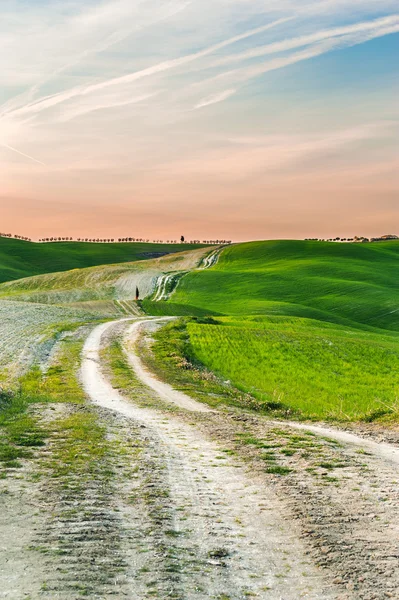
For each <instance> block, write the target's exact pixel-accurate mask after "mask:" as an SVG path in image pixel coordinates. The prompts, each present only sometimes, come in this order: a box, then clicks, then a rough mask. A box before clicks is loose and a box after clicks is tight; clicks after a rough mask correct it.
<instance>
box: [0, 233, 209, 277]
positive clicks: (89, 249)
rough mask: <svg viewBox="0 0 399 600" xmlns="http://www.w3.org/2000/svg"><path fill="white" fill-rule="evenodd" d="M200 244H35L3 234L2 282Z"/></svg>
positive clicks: (0, 250)
mask: <svg viewBox="0 0 399 600" xmlns="http://www.w3.org/2000/svg"><path fill="white" fill-rule="evenodd" d="M199 247H201V246H192V245H190V244H184V245H183V244H143V243H123V244H119V243H114V244H95V243H87V242H84V243H82V242H57V243H46V244H35V243H33V242H25V241H22V240H15V239H8V238H2V237H0V283H1V282H3V281H11V280H15V279H20V278H22V277H30V276H32V275H40V274H42V273H54V272H58V271H67V270H69V269H81V268H84V267H93V266H96V265H109V264H114V263H122V262H131V261H137V260H145V259H149V258H155V257H157V256H162V255H165V254H172V253H174V252H179V251H182V250H190V249H193V248H199Z"/></svg>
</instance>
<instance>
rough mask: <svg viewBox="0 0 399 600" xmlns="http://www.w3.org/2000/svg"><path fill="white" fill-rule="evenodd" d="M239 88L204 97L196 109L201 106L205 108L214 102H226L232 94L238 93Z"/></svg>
mask: <svg viewBox="0 0 399 600" xmlns="http://www.w3.org/2000/svg"><path fill="white" fill-rule="evenodd" d="M236 91H237V90H225V91H224V92H220V94H214V95H212V96H208V97H207V98H204V99H203V100H201V101H200V102H198V104H196V106H195V107H194V110H198V109H199V108H205V107H206V106H211V105H212V104H217V103H218V102H224V101H225V100H227V99H228V98H230V97H231V96H233V95H234V94H235V93H236Z"/></svg>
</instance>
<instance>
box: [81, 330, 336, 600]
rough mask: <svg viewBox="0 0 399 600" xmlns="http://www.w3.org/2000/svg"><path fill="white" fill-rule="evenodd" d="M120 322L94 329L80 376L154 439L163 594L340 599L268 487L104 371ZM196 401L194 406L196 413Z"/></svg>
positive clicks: (155, 540) (151, 559)
mask: <svg viewBox="0 0 399 600" xmlns="http://www.w3.org/2000/svg"><path fill="white" fill-rule="evenodd" d="M115 325H116V324H115V323H108V324H104V325H101V326H99V327H97V328H96V329H95V330H94V331H93V332H92V334H91V335H90V336H89V338H88V339H87V341H86V344H85V347H84V350H83V361H82V368H81V376H82V381H83V385H84V388H85V391H86V393H87V394H88V396H89V397H90V398H91V400H92V401H93V403H95V404H96V405H99V406H101V407H103V408H105V409H108V410H111V411H113V412H114V413H117V414H119V415H123V416H124V417H125V418H126V419H128V420H130V421H131V422H132V426H134V427H137V426H138V427H139V428H140V427H141V429H142V431H143V433H144V435H145V437H146V439H147V450H146V457H147V458H146V460H148V462H149V464H150V463H151V461H152V463H153V465H155V466H154V468H153V469H152V470H149V472H148V480H147V486H148V489H147V493H149V494H150V495H151V494H152V501H153V502H154V503H155V505H156V514H157V515H158V517H157V519H158V520H157V521H156V524H155V525H154V530H153V531H148V530H147V531H146V530H143V531H142V532H141V536H142V538H143V539H145V541H146V543H147V544H148V562H147V563H146V564H145V569H146V570H147V571H148V573H149V575H151V574H153V575H154V577H158V578H159V580H160V581H161V582H162V583H160V587H159V589H158V591H157V597H158V598H160V599H161V598H171V597H172V598H181V599H183V598H184V599H188V600H189V599H191V598H193V599H194V598H197V599H200V598H201V599H205V598H226V599H227V598H229V599H231V600H240V599H244V598H248V597H251V596H254V597H257V598H264V599H267V598H268V599H269V598H271V599H274V600H277V599H280V598H284V599H285V600H290V599H292V600H297V599H299V598H309V599H312V600H318V599H320V600H321V599H328V598H335V597H336V596H335V594H334V593H333V592H332V591H331V590H329V589H328V586H327V585H326V582H325V581H324V580H323V577H322V576H321V574H320V571H319V570H318V569H317V568H316V567H315V566H314V565H313V564H312V563H311V562H310V560H309V559H308V557H307V549H306V548H305V546H304V545H303V543H302V542H301V540H300V536H299V532H298V531H297V527H296V526H295V525H294V524H293V523H287V522H286V521H285V520H284V518H283V516H282V515H283V514H284V505H283V503H282V502H280V501H279V500H278V499H277V498H276V496H275V495H274V494H273V493H272V492H271V491H270V490H268V489H265V488H264V487H261V486H260V485H258V484H257V482H256V480H255V479H251V480H250V479H248V478H247V476H246V475H245V473H244V471H243V470H242V468H241V467H239V466H237V464H235V463H234V462H233V460H232V459H231V458H230V457H228V456H227V457H226V455H225V454H222V453H221V450H222V449H221V448H219V446H218V445H217V444H215V443H213V442H211V441H209V440H208V439H207V438H206V437H204V436H203V435H202V434H200V433H199V431H198V429H196V428H195V427H193V426H190V425H188V424H185V423H182V422H181V421H179V420H177V419H175V418H174V417H173V416H171V414H169V413H165V412H161V411H159V412H158V411H155V410H150V409H146V408H140V407H138V406H136V405H134V404H133V403H132V402H131V401H128V400H126V399H124V398H123V397H122V396H121V395H120V394H119V392H118V391H116V390H115V389H113V388H112V386H111V384H110V383H109V382H108V381H107V380H106V379H105V377H104V376H103V374H102V372H101V365H100V355H99V350H100V346H101V340H102V336H103V335H104V334H105V333H106V332H107V331H110V329H112V328H113V327H114V326H115ZM135 327H136V325H135ZM133 363H134V359H133ZM136 366H137V364H136ZM158 393H161V394H162V391H158ZM192 402H194V401H192ZM196 404H197V403H193V404H191V405H190V406H187V407H186V408H188V410H191V411H195V410H197V408H198V407H197V406H195V405H196ZM200 406H202V405H200ZM202 408H203V407H202ZM160 461H161V463H163V465H164V468H162V464H161V465H160ZM157 464H158V467H156V465H157ZM162 515H163V517H164V518H162ZM127 573H130V578H129V580H128V584H127V585H128V589H129V591H130V593H131V594H133V593H134V595H135V598H145V597H147V596H146V595H145V593H144V592H140V590H137V588H136V584H135V568H134V565H131V566H130V570H129V569H127ZM160 573H161V576H160Z"/></svg>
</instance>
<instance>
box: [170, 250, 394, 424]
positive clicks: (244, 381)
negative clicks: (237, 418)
mask: <svg viewBox="0 0 399 600" xmlns="http://www.w3.org/2000/svg"><path fill="white" fill-rule="evenodd" d="M398 268H399V243H397V242H387V243H381V244H380V243H376V244H362V245H360V244H332V243H330V244H329V243H320V242H300V241H294V242H290V241H278V242H254V243H249V244H240V245H236V246H233V247H229V248H227V249H225V250H224V251H223V253H222V255H221V257H220V260H219V262H218V264H217V265H216V266H215V267H213V268H211V269H209V270H206V271H195V272H192V273H190V274H189V275H187V276H186V277H184V278H183V279H182V281H181V282H180V285H179V287H178V289H177V291H176V293H175V294H174V295H173V296H172V299H171V303H170V308H171V309H172V303H174V304H175V306H176V307H178V306H181V305H185V306H186V307H187V310H186V314H193V315H195V314H201V313H200V312H198V313H196V312H195V311H204V310H205V311H206V312H207V313H208V314H209V315H220V314H222V315H226V318H220V317H217V321H218V324H217V325H212V324H205V323H202V324H201V323H199V322H197V321H195V320H188V321H187V322H186V324H185V326H184V327H185V334H184V335H185V336H186V344H185V346H184V351H183V355H184V356H183V357H182V358H185V359H188V360H191V361H193V362H194V364H200V365H202V366H203V367H204V368H206V369H209V370H210V371H213V372H215V373H216V374H217V375H218V376H219V378H220V380H228V381H230V382H231V384H232V385H233V386H235V387H236V388H238V389H239V390H241V391H242V392H244V393H248V394H251V395H252V396H253V397H254V398H255V399H257V401H258V402H259V408H260V409H262V407H263V408H264V409H265V410H268V409H270V408H272V409H273V408H276V409H279V408H283V409H287V410H288V411H289V410H292V411H294V412H295V413H296V414H300V415H301V416H302V417H309V418H319V419H320V418H323V419H339V420H356V419H365V420H370V421H371V420H375V419H377V418H387V417H389V418H397V417H398V415H399V400H398V399H399V285H398V282H397V281H398V280H397V273H398ZM166 304H168V303H166ZM160 308H161V307H160ZM170 312H172V311H170ZM172 329H173V328H170V333H169V336H170V340H171V348H170V353H171V355H173V353H174V352H175V351H176V349H177V348H176V347H174V346H173V343H172V341H173V339H174V334H173V333H172ZM162 335H163V334H162ZM162 339H163V338H162ZM162 343H163V344H165V339H163V342H162ZM179 351H180V353H181V347H180V350H179ZM186 376H187V377H190V374H189V373H186Z"/></svg>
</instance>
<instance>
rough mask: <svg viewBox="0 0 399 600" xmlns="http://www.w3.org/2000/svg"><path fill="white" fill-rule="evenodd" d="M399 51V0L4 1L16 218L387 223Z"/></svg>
mask: <svg viewBox="0 0 399 600" xmlns="http://www.w3.org/2000/svg"><path fill="white" fill-rule="evenodd" d="M398 50H399V10H398V7H397V2H396V1H395V2H393V1H391V0H378V1H377V0H351V1H344V0H317V1H316V0H301V1H299V0H280V1H277V0H162V1H161V0H140V1H139V0H112V1H111V0H104V1H94V0H91V1H80V2H77V1H70V0H58V1H57V2H54V1H51V2H45V1H38V0H36V1H32V0H29V2H27V1H22V0H13V1H11V0H3V2H2V3H1V6H0V63H1V72H2V83H1V86H0V183H1V189H2V192H1V196H0V205H1V207H2V213H3V215H4V217H3V218H4V219H5V226H6V228H7V227H8V228H9V229H10V230H16V229H19V230H20V229H21V228H22V229H23V230H26V231H27V233H28V234H32V235H38V236H39V235H50V234H51V235H52V234H55V233H59V235H62V234H63V233H67V232H68V231H72V233H73V234H74V233H76V235H79V234H90V233H92V234H93V235H94V234H97V232H98V234H101V235H111V234H112V235H117V234H121V235H122V234H123V233H124V231H126V233H128V232H132V235H133V234H134V233H136V235H139V233H140V235H143V236H151V237H159V236H162V237H165V238H167V237H176V235H178V234H179V232H180V231H181V230H182V229H184V231H185V232H186V235H188V236H189V237H190V236H191V237H212V236H215V237H228V238H233V239H250V238H263V237H268V238H270V237H302V236H305V237H307V236H317V235H320V236H329V235H334V234H336V235H350V234H351V233H352V232H353V233H356V232H357V233H359V231H361V232H363V234H364V235H373V234H378V233H388V232H389V231H387V229H389V228H392V226H393V225H394V223H395V222H396V223H399V219H398V217H399V212H398V211H399V208H398V207H397V205H398V204H399V203H397V202H395V199H396V200H397V198H398V179H397V173H398V124H399V118H398V103H397V95H398V70H399V69H398V60H397V57H398ZM355 229H356V231H355ZM22 233H23V232H22Z"/></svg>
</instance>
